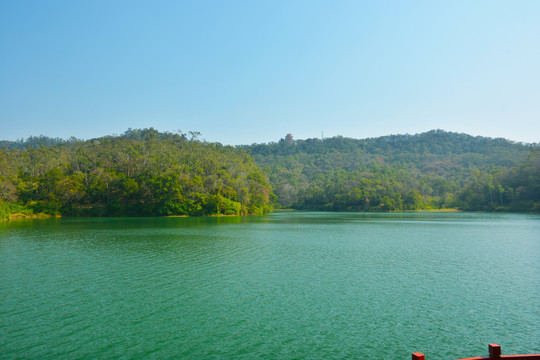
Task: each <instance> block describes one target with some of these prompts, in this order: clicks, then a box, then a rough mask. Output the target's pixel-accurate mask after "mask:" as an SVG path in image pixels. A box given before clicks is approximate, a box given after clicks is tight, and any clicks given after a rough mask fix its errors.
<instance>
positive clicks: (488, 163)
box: [0, 129, 540, 219]
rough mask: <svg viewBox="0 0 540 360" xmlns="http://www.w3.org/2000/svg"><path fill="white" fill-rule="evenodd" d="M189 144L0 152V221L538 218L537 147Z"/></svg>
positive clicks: (395, 142) (175, 140)
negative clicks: (310, 214)
mask: <svg viewBox="0 0 540 360" xmlns="http://www.w3.org/2000/svg"><path fill="white" fill-rule="evenodd" d="M198 135H199V133H197V132H190V133H189V136H188V135H187V134H183V133H181V132H180V133H176V134H173V133H168V132H165V133H162V132H158V131H156V130H154V129H142V130H132V129H129V130H128V131H126V132H125V133H124V134H122V135H121V136H107V137H103V138H99V139H93V140H89V141H81V140H77V139H74V138H72V139H70V140H62V139H51V138H47V137H43V136H40V137H31V138H29V139H28V140H26V141H23V140H20V141H17V142H4V148H3V149H0V219H2V218H9V216H10V213H17V212H18V213H21V212H23V213H24V212H30V213H39V212H44V213H47V214H62V215H71V216H162V215H196V216H201V215H221V214H225V215H242V214H260V213H263V212H267V211H270V210H271V209H272V207H273V206H274V205H278V206H280V207H282V208H295V209H309V210H329V211H400V210H417V209H444V208H458V209H463V210H481V211H534V212H540V148H539V146H538V144H519V143H514V142H511V141H508V140H504V139H490V138H485V137H473V136H469V135H465V134H457V133H450V132H445V131H441V130H434V131H430V132H427V133H423V134H418V135H391V136H384V137H379V138H371V139H361V140H358V139H350V138H345V137H341V136H339V137H333V138H327V139H322V140H321V139H307V140H296V141H292V139H289V140H281V141H279V142H277V143H270V144H253V145H250V146H238V147H236V148H234V147H231V146H222V145H221V144H219V143H207V142H202V141H199V140H197V136H198ZM274 194H275V195H274ZM276 195H277V196H276Z"/></svg>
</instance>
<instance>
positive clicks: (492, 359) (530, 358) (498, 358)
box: [412, 344, 540, 360]
mask: <svg viewBox="0 0 540 360" xmlns="http://www.w3.org/2000/svg"><path fill="white" fill-rule="evenodd" d="M504 359H508V360H512V359H517V360H540V354H530V355H501V346H500V345H497V344H489V356H488V357H472V358H465V359H458V360H504ZM412 360H426V356H425V355H424V354H422V353H418V352H417V353H414V354H412Z"/></svg>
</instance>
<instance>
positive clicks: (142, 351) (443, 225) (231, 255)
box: [0, 212, 540, 359]
mask: <svg viewBox="0 0 540 360" xmlns="http://www.w3.org/2000/svg"><path fill="white" fill-rule="evenodd" d="M539 235H540V217H539V216H536V215H514V214H469V213H429V212H427V213H424V212H419V213H391V214H387V213H384V214H365V213H308V212H306V213H304V212H283V213H275V214H271V215H267V216H258V217H220V218H114V219H103V218H97V219H95V218H94V219H47V220H22V221H14V222H12V223H9V224H6V223H4V224H0V334H1V336H0V358H2V359H3V358H5V359H13V358H62V359H63V358H106V359H116V358H125V359H137V358H140V359H148V358H155V359H162V358H187V359H207V358H210V359H221V358H222V359H230V358H245V359H257V358H259V359H274V358H279V359H295V358H304V359H328V358H331V359H349V358H358V359H360V358H374V359H409V358H410V353H411V352H415V351H422V352H424V353H425V354H426V355H427V356H428V358H429V359H448V358H457V357H466V356H477V355H483V354H484V353H485V352H486V350H485V348H486V346H487V344H488V343H491V342H497V343H499V344H501V345H502V346H503V347H504V351H505V353H529V352H540V344H539V343H538V339H539V338H540V310H539V309H540V286H539V285H540V282H539V279H540V265H539V263H540V262H539V261H538V254H540V236H539Z"/></svg>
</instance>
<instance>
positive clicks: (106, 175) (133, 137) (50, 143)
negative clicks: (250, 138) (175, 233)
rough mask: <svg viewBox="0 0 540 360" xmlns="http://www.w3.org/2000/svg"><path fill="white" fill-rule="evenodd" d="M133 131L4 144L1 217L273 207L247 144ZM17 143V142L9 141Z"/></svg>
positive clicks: (243, 210)
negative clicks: (239, 145) (243, 147)
mask: <svg viewBox="0 0 540 360" xmlns="http://www.w3.org/2000/svg"><path fill="white" fill-rule="evenodd" d="M190 134H191V137H190V138H189V139H188V137H187V136H186V134H183V133H181V132H180V133H176V134H173V133H160V132H158V131H156V130H154V129H144V130H132V129H130V130H128V131H126V132H125V133H124V134H123V135H121V136H110V137H103V138H99V139H93V140H89V141H79V140H76V139H72V140H70V141H61V140H59V139H52V140H51V139H48V138H44V137H41V139H43V140H47V141H45V142H44V143H43V144H42V145H39V144H37V143H36V141H35V140H36V139H37V140H39V139H40V138H32V139H31V142H30V143H25V142H24V141H18V142H12V143H11V144H6V145H5V147H4V149H3V150H0V202H1V204H0V217H3V218H6V217H9V214H10V213H20V212H22V213H34V214H36V213H45V214H52V215H67V216H164V215H194V216H204V215H244V214H261V213H263V212H267V211H270V210H271V209H272V199H273V197H274V195H273V193H272V191H271V187H270V184H269V182H268V178H267V176H266V175H265V174H264V173H263V172H262V171H261V169H260V168H259V167H258V166H257V165H256V164H255V162H254V160H253V158H252V157H250V156H249V155H248V154H247V152H246V151H244V150H241V149H236V148H234V147H231V146H222V145H221V144H219V143H207V142H202V141H199V140H197V135H198V133H190ZM9 145H11V146H9Z"/></svg>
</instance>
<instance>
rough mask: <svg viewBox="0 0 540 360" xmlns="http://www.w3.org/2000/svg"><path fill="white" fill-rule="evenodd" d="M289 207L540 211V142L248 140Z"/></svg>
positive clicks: (453, 137)
mask: <svg viewBox="0 0 540 360" xmlns="http://www.w3.org/2000/svg"><path fill="white" fill-rule="evenodd" d="M242 148H243V149H245V150H247V151H249V152H250V154H251V155H252V156H253V157H254V158H255V160H256V161H257V163H258V164H259V165H260V166H261V167H262V168H263V169H264V171H265V172H266V173H267V174H268V176H269V178H270V182H271V184H272V186H273V190H274V193H275V194H276V195H277V196H278V201H279V206H280V207H282V208H294V209H309V210H329V211H401V210H417V209H444V208H457V209H462V210H481V211H535V212H539V211H540V156H539V155H540V152H539V146H538V144H520V143H514V142H511V141H508V140H505V139H491V138H485V137H473V136H470V135H466V134H458V133H451V132H445V131H442V130H433V131H430V132H427V133H423V134H417V135H391V136H384V137H378V138H370V139H362V140H357V139H350V138H345V137H341V136H338V137H333V138H327V139H307V140H296V141H292V140H289V141H288V140H285V139H281V140H280V141H279V142H277V143H270V144H253V145H251V146H242Z"/></svg>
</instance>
